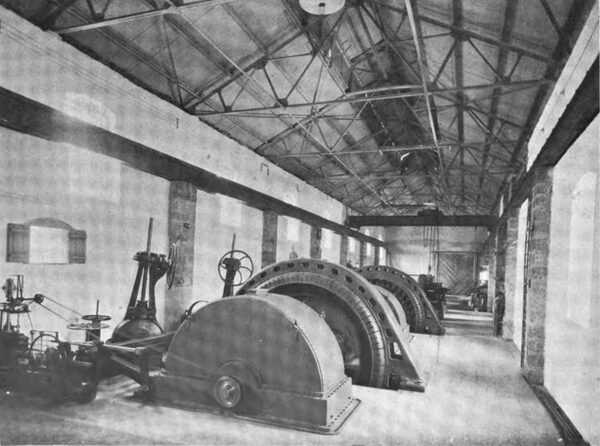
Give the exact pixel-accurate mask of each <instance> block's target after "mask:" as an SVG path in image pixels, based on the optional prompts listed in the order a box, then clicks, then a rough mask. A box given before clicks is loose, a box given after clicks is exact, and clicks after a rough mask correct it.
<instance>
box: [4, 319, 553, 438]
mask: <svg viewBox="0 0 600 446" xmlns="http://www.w3.org/2000/svg"><path fill="white" fill-rule="evenodd" d="M444 323H445V325H446V326H447V327H448V332H447V334H446V336H443V337H436V336H427V335H415V337H414V340H413V349H414V351H415V352H416V353H418V355H419V358H420V362H421V369H422V370H423V374H424V375H425V377H426V379H427V381H428V386H427V390H426V392H425V393H412V392H406V391H398V392H393V391H389V390H381V389H371V388H367V387H358V386H354V394H355V396H356V397H358V398H360V399H361V400H362V404H361V406H360V407H359V408H358V410H357V411H356V412H355V414H354V415H353V416H352V417H351V418H350V419H349V420H348V422H347V423H346V425H345V426H344V427H343V429H342V431H341V433H340V434H339V435H334V436H324V435H317V434H310V433H305V432H298V431H294V430H287V429H281V428H276V427H271V426H266V425H260V424H256V423H252V422H248V421H241V420H237V419H231V418H228V417H222V416H218V415H215V414H209V413H203V412H190V411H185V410H180V409H174V408H169V407H161V406H156V405H151V404H143V403H140V402H139V401H135V400H133V399H130V398H128V395H130V394H131V392H132V391H133V390H134V389H135V388H136V387H137V386H136V385H135V384H134V383H132V382H131V381H128V380H124V379H118V380H116V381H113V382H112V383H110V384H106V383H105V384H102V386H101V389H100V391H99V394H98V397H97V399H96V400H95V401H93V402H92V403H90V404H87V405H77V404H69V405H64V406H60V407H51V406H48V405H47V404H46V405H44V404H43V403H41V402H40V401H39V400H34V399H32V398H22V397H19V396H17V395H15V394H14V393H13V394H10V395H7V394H3V395H1V396H0V444H2V445H5V444H220V445H221V444H257V445H258V444H260V445H265V444H277V445H292V444H311V445H321V444H340V445H341V444H343V445H363V444H364V445H367V444H368V445H389V444H394V445H404V444H406V445H449V444H456V445H500V444H513V445H560V444H562V443H561V441H560V439H559V434H558V431H557V429H556V428H555V427H554V425H553V424H552V421H551V420H550V417H549V416H548V414H547V413H546V411H545V409H544V408H543V407H542V405H541V404H540V403H539V402H538V400H537V399H536V397H535V396H534V394H533V392H532V391H531V390H530V388H529V386H528V385H527V384H526V383H525V381H524V380H523V379H522V378H521V376H520V373H519V368H518V364H519V353H518V351H517V350H516V348H514V346H511V345H509V344H507V343H506V342H505V341H502V340H500V339H497V338H494V337H492V336H490V335H489V334H490V333H491V316H490V315H489V314H487V313H474V312H470V311H459V310H450V311H449V313H448V316H447V319H446V320H445V322H444Z"/></svg>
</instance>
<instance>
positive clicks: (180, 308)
mask: <svg viewBox="0 0 600 446" xmlns="http://www.w3.org/2000/svg"><path fill="white" fill-rule="evenodd" d="M197 195H198V194H197V190H196V186H194V185H193V184H190V183H187V182H185V181H171V184H170V186H169V223H168V233H169V245H171V244H173V243H175V244H176V245H177V265H176V268H175V279H174V281H173V286H172V288H171V289H170V290H168V291H167V296H166V298H167V302H166V304H165V327H164V328H165V331H169V330H174V329H176V328H177V327H178V326H179V324H180V322H181V315H182V314H183V312H184V311H185V310H186V309H187V308H188V307H189V305H190V304H191V303H192V301H193V299H194V290H193V285H194V243H195V238H196V237H195V235H196V201H197Z"/></svg>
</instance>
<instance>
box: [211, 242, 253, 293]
mask: <svg viewBox="0 0 600 446" xmlns="http://www.w3.org/2000/svg"><path fill="white" fill-rule="evenodd" d="M232 268H233V269H235V278H234V279H233V283H232V285H233V286H239V285H241V284H243V283H245V282H246V281H247V280H248V279H249V278H250V277H252V274H254V262H253V261H252V258H251V257H250V256H249V255H248V253H246V252H245V251H242V250H239V249H234V250H232V251H229V252H226V253H225V254H223V257H221V259H220V260H219V265H218V271H219V277H220V278H221V280H222V281H223V282H225V281H226V279H227V272H228V271H229V270H230V269H232Z"/></svg>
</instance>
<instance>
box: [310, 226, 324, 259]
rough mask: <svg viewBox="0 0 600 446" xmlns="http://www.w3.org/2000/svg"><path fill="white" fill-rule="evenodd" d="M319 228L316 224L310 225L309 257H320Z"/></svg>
mask: <svg viewBox="0 0 600 446" xmlns="http://www.w3.org/2000/svg"><path fill="white" fill-rule="evenodd" d="M321 234H322V232H321V228H319V227H317V226H311V227H310V258H311V259H320V258H321Z"/></svg>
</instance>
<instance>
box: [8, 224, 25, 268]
mask: <svg viewBox="0 0 600 446" xmlns="http://www.w3.org/2000/svg"><path fill="white" fill-rule="evenodd" d="M6 233H7V241H6V261H7V262H15V263H29V225H19V224H15V223H9V224H8V227H7V231H6Z"/></svg>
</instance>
